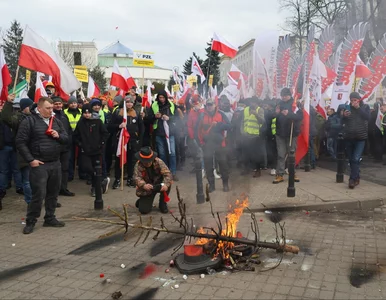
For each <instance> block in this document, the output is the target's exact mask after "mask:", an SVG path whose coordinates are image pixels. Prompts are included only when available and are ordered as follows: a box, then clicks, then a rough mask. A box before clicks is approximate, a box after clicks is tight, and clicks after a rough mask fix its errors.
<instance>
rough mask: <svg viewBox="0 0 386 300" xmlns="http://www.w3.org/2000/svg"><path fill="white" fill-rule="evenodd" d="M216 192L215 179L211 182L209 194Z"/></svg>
mask: <svg viewBox="0 0 386 300" xmlns="http://www.w3.org/2000/svg"><path fill="white" fill-rule="evenodd" d="M215 190H216V187H215V184H214V179H213V180H210V181H209V193H212V192H214V191H215Z"/></svg>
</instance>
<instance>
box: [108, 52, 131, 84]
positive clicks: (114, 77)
mask: <svg viewBox="0 0 386 300" xmlns="http://www.w3.org/2000/svg"><path fill="white" fill-rule="evenodd" d="M110 85H112V86H115V87H117V88H120V89H122V90H124V91H128V90H129V87H128V85H127V81H126V78H125V77H124V76H123V75H122V74H121V72H119V65H118V62H117V60H116V59H115V60H114V66H113V72H112V73H111V79H110Z"/></svg>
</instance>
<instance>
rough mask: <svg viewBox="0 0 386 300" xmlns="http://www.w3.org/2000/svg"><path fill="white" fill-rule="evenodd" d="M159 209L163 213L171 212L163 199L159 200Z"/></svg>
mask: <svg viewBox="0 0 386 300" xmlns="http://www.w3.org/2000/svg"><path fill="white" fill-rule="evenodd" d="M159 210H160V212H161V213H163V214H167V213H168V212H169V209H168V205H167V204H166V202H165V201H163V200H160V201H159Z"/></svg>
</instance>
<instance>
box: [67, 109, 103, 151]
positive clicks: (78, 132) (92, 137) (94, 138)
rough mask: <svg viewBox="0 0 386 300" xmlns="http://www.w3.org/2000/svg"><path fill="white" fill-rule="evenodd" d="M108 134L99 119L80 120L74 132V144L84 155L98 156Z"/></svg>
mask: <svg viewBox="0 0 386 300" xmlns="http://www.w3.org/2000/svg"><path fill="white" fill-rule="evenodd" d="M109 136H110V134H109V132H108V131H107V129H106V126H105V125H104V124H103V123H102V120H101V119H99V118H98V119H85V118H83V117H82V118H80V120H79V122H78V124H77V125H76V128H75V131H74V135H73V138H74V142H75V143H76V144H77V145H78V146H79V147H80V148H81V149H82V153H84V154H86V155H100V154H102V152H103V146H104V144H105V143H106V141H107V139H108V138H109Z"/></svg>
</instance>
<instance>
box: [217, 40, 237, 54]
mask: <svg viewBox="0 0 386 300" xmlns="http://www.w3.org/2000/svg"><path fill="white" fill-rule="evenodd" d="M212 50H215V51H218V52H221V53H223V54H225V55H226V56H229V57H231V58H233V57H235V56H236V54H237V50H235V49H233V48H231V47H228V46H227V45H225V44H223V43H221V42H219V41H213V43H212Z"/></svg>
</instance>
